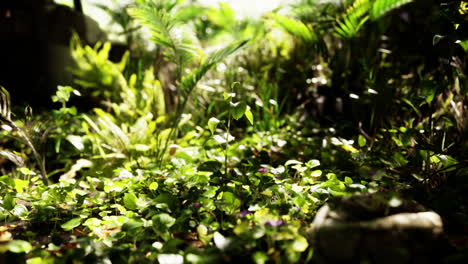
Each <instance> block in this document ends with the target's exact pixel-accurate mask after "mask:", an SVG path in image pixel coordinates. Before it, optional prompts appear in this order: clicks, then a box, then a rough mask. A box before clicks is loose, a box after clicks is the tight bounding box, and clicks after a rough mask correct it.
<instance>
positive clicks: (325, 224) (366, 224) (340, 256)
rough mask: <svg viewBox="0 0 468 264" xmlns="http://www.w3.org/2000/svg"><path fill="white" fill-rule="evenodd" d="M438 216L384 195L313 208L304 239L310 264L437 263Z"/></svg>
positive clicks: (439, 244) (439, 245)
mask: <svg viewBox="0 0 468 264" xmlns="http://www.w3.org/2000/svg"><path fill="white" fill-rule="evenodd" d="M443 234H444V233H443V223H442V219H441V217H440V216H439V215H438V214H437V213H435V212H432V211H429V210H427V209H425V208H424V207H423V206H421V205H420V204H418V203H417V202H415V201H410V200H402V199H399V198H397V197H395V196H391V195H389V194H383V193H377V194H372V195H369V194H365V195H353V196H350V197H346V198H342V199H335V200H333V201H330V202H328V203H327V204H325V205H324V206H322V208H320V209H319V211H318V212H317V215H316V217H315V219H314V221H313V224H312V228H311V232H310V233H309V239H310V242H311V245H312V247H313V248H314V259H313V262H314V263H327V264H328V263H379V264H380V263H381V264H386V263H399V264H402V263H429V262H430V263H437V261H436V262H434V260H436V259H439V260H440V259H441V257H442V256H441V253H442V252H443V248H445V246H446V244H445V240H444V235H443Z"/></svg>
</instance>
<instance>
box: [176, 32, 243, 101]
mask: <svg viewBox="0 0 468 264" xmlns="http://www.w3.org/2000/svg"><path fill="white" fill-rule="evenodd" d="M247 42H248V40H242V41H239V42H235V43H232V44H230V45H228V46H227V47H225V48H223V49H220V50H218V51H215V52H213V53H212V54H210V55H209V57H208V58H207V59H206V60H205V62H203V63H202V65H200V67H198V68H197V69H196V70H195V71H193V72H191V73H189V74H188V75H186V76H184V78H182V82H181V85H180V87H181V88H182V90H183V91H185V92H186V94H190V93H191V91H192V90H193V88H195V86H196V85H197V83H198V81H200V80H201V78H203V76H204V75H205V74H206V73H207V72H208V71H209V70H210V69H211V68H212V67H213V66H214V65H216V64H217V63H219V62H221V61H223V60H224V59H225V58H227V57H228V56H229V55H231V54H233V53H234V52H236V51H238V50H240V49H241V48H242V47H244V46H245V44H247Z"/></svg>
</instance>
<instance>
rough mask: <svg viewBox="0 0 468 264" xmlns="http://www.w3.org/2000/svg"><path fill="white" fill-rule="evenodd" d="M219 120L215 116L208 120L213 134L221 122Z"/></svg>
mask: <svg viewBox="0 0 468 264" xmlns="http://www.w3.org/2000/svg"><path fill="white" fill-rule="evenodd" d="M219 122H220V121H219V120H218V119H217V118H215V117H212V118H210V119H209V120H208V128H209V129H210V131H211V134H214V132H215V130H216V127H217V126H218V124H219Z"/></svg>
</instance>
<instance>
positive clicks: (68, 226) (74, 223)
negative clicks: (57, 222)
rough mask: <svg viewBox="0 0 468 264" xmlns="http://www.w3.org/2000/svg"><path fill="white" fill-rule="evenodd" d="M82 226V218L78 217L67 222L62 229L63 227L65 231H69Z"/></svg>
mask: <svg viewBox="0 0 468 264" xmlns="http://www.w3.org/2000/svg"><path fill="white" fill-rule="evenodd" d="M80 224H81V218H80V217H76V218H72V219H70V220H68V221H67V222H65V223H64V224H62V225H61V226H60V227H62V228H63V230H65V231H69V230H72V229H73V228H75V227H77V226H79V225H80Z"/></svg>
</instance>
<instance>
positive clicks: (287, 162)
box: [284, 160, 302, 166]
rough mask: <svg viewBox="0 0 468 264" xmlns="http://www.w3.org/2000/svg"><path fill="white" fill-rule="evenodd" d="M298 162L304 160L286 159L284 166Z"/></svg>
mask: <svg viewBox="0 0 468 264" xmlns="http://www.w3.org/2000/svg"><path fill="white" fill-rule="evenodd" d="M296 164H302V162H300V161H298V160H288V161H286V163H285V164H284V166H289V165H296Z"/></svg>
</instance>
